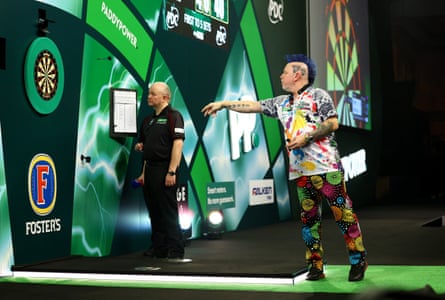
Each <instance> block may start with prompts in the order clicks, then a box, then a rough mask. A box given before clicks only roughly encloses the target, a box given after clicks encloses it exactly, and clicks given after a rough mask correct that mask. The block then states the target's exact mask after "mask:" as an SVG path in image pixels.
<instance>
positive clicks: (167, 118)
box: [138, 105, 185, 163]
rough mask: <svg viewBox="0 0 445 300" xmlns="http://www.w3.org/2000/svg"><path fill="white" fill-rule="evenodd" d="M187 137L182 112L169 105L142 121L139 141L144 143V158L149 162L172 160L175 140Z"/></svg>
mask: <svg viewBox="0 0 445 300" xmlns="http://www.w3.org/2000/svg"><path fill="white" fill-rule="evenodd" d="M175 139H185V134H184V119H183V117H182V115H181V113H180V112H179V111H177V110H175V109H173V108H172V107H171V106H170V105H168V106H167V107H166V108H164V110H162V112H161V113H160V114H159V115H157V116H156V115H155V113H153V115H151V116H148V117H146V118H145V119H144V121H143V122H142V125H141V128H140V130H139V138H138V142H140V143H144V160H146V161H148V163H161V162H165V163H168V162H170V156H171V151H172V147H173V141H174V140H175Z"/></svg>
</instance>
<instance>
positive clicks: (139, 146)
mask: <svg viewBox="0 0 445 300" xmlns="http://www.w3.org/2000/svg"><path fill="white" fill-rule="evenodd" d="M134 150H136V151H139V152H142V151H144V144H143V143H136V145H134Z"/></svg>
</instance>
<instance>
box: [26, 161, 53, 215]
mask: <svg viewBox="0 0 445 300" xmlns="http://www.w3.org/2000/svg"><path fill="white" fill-rule="evenodd" d="M28 192H29V202H30V203H31V207H32V209H33V211H34V212H35V213H36V214H37V215H39V216H46V215H48V214H50V213H51V211H52V210H53V209H54V206H55V204H56V195H57V176H56V168H55V167H54V162H53V160H52V159H51V157H50V156H49V155H47V154H37V155H36V156H34V157H33V159H32V161H31V164H30V165H29V171H28Z"/></svg>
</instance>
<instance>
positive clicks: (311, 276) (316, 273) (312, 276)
mask: <svg viewBox="0 0 445 300" xmlns="http://www.w3.org/2000/svg"><path fill="white" fill-rule="evenodd" d="M323 278H325V275H324V273H323V270H320V269H318V268H316V267H311V268H310V269H309V273H308V274H307V276H306V280H311V281H316V280H320V279H323Z"/></svg>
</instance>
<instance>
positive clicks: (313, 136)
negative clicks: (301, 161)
mask: <svg viewBox="0 0 445 300" xmlns="http://www.w3.org/2000/svg"><path fill="white" fill-rule="evenodd" d="M337 129H338V119H337V118H335V117H331V118H329V119H327V120H326V121H324V122H323V123H321V124H320V126H318V127H317V129H315V130H314V131H311V132H309V133H305V134H301V135H298V136H296V137H294V138H293V139H292V140H290V141H287V144H286V146H287V148H288V149H290V150H293V149H297V148H300V147H303V146H306V145H307V144H309V143H312V142H314V141H317V140H319V139H321V138H322V137H325V136H327V135H329V134H330V133H331V132H334V131H335V130H337Z"/></svg>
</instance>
